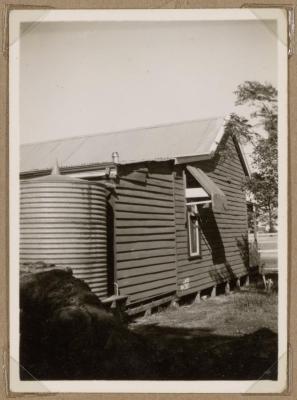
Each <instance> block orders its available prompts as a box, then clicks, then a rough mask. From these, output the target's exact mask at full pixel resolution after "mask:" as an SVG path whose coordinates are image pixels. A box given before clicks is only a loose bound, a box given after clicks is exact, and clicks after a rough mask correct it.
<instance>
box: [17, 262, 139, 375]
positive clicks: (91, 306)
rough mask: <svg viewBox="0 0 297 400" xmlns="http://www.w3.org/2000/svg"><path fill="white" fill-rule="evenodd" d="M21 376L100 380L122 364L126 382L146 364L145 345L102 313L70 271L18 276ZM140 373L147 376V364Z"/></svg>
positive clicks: (84, 287)
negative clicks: (19, 280) (126, 378)
mask: <svg viewBox="0 0 297 400" xmlns="http://www.w3.org/2000/svg"><path fill="white" fill-rule="evenodd" d="M20 307H21V321H20V323H21V324H20V326H21V341H20V343H21V347H20V357H21V366H22V367H21V371H20V372H21V377H22V378H23V379H95V378H97V379H100V378H104V377H109V376H110V377H114V376H116V374H117V370H118V365H119V363H122V368H123V373H124V375H126V376H127V377H129V376H130V375H135V373H136V370H137V368H139V363H140V358H139V357H140V355H139V354H141V360H145V359H146V357H145V354H143V353H144V352H145V351H146V344H145V343H144V342H143V341H142V340H141V339H139V338H138V337H137V336H136V335H135V334H133V333H132V332H130V331H128V329H127V328H126V327H125V326H123V325H121V324H120V323H119V322H118V321H117V320H116V319H115V318H114V316H113V315H112V313H110V312H109V311H108V310H106V309H105V307H104V306H103V304H102V303H101V302H100V300H99V299H98V298H97V296H96V295H95V294H93V293H92V292H91V291H90V289H89V287H88V285H87V284H85V283H84V282H82V281H81V280H79V279H76V278H74V277H73V276H72V272H71V270H69V271H64V270H58V269H55V270H51V271H47V272H39V273H36V274H33V273H25V274H23V275H22V276H21V288H20ZM141 368H142V370H143V371H144V373H145V372H146V366H145V363H144V365H143V361H141Z"/></svg>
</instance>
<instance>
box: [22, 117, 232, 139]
mask: <svg viewBox="0 0 297 400" xmlns="http://www.w3.org/2000/svg"><path fill="white" fill-rule="evenodd" d="M225 118H226V116H216V117H209V118H200V119H192V120H184V121H179V122H165V123H160V124H156V125H150V126H139V127H135V128H128V129H124V130H116V131H110V132H97V133H90V134H87V135H78V136H69V137H66V138H63V139H52V140H51V139H49V140H44V141H39V142H28V143H23V144H21V146H29V145H32V144H34V145H36V144H41V143H55V142H63V141H65V140H73V139H85V138H88V137H94V136H109V135H119V134H125V133H129V132H134V131H137V130H150V129H154V128H162V127H166V126H168V127H169V126H176V125H183V124H187V123H193V122H202V121H214V120H219V119H222V120H224V119H225Z"/></svg>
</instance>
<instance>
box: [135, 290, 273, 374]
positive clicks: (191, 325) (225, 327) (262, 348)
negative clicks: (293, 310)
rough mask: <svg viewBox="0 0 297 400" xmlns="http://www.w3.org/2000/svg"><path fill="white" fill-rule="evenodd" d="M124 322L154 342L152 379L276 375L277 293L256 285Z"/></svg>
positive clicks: (138, 333) (152, 343)
mask: <svg viewBox="0 0 297 400" xmlns="http://www.w3.org/2000/svg"><path fill="white" fill-rule="evenodd" d="M129 328H130V329H131V330H132V331H133V332H134V333H136V334H137V335H140V336H142V337H144V338H146V340H149V342H150V343H151V345H153V348H154V354H152V357H154V358H155V361H156V364H157V365H158V366H159V368H158V372H157V374H156V376H155V377H154V378H155V379H178V380H179V379H186V380H187V379H198V380H199V379H201V380H202V379H207V380H211V379H222V380H232V379H240V380H249V379H276V378H277V293H276V292H272V293H267V292H265V291H264V290H262V289H261V290H259V289H257V288H255V287H250V288H248V289H241V290H240V291H236V292H231V293H230V295H228V296H226V295H219V296H217V297H214V298H207V299H206V300H205V301H203V300H201V301H200V303H198V304H195V303H194V304H193V303H192V304H186V305H183V306H180V307H179V308H171V309H168V308H167V309H164V310H161V311H159V312H156V313H153V314H152V315H150V316H149V317H142V318H139V319H136V320H135V321H134V322H133V323H131V324H130V326H129Z"/></svg>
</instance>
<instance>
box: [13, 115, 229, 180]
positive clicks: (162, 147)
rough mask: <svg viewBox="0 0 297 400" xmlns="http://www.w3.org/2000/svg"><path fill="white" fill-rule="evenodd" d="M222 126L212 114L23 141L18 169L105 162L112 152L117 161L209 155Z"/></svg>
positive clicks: (133, 161) (41, 168)
mask: <svg viewBox="0 0 297 400" xmlns="http://www.w3.org/2000/svg"><path fill="white" fill-rule="evenodd" d="M223 126H224V118H212V119H204V120H198V121H190V122H182V123H176V124H171V125H161V126H155V127H148V128H139V129H132V130H127V131H121V132H111V133H103V134H102V133H101V134H96V135H90V136H82V137H74V138H68V139H61V140H53V141H47V142H40V143H32V144H31V143H30V144H24V145H22V146H21V172H28V171H34V170H45V169H50V168H51V167H52V166H53V165H54V164H55V162H56V161H57V162H58V164H59V166H60V167H76V166H82V165H92V164H98V163H106V162H110V161H111V157H112V153H113V152H118V154H119V162H120V164H129V163H136V162H141V161H157V160H169V159H175V158H180V157H187V156H199V155H208V154H211V153H212V151H213V149H214V146H215V148H216V145H217V139H218V136H220V132H221V131H222V129H223Z"/></svg>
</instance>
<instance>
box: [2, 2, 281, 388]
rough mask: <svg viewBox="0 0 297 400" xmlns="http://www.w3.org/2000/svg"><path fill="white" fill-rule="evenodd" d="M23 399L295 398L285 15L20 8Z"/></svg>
mask: <svg viewBox="0 0 297 400" xmlns="http://www.w3.org/2000/svg"><path fill="white" fill-rule="evenodd" d="M9 57H10V58H9V60H10V61H9V62H10V65H9V68H10V69H9V71H10V87H9V101H10V115H9V121H10V123H9V140H10V143H9V145H10V387H11V390H12V391H15V392H115V393H116V392H131V393H133V392H139V393H150V392H157V393H158V392H160V393H162V392H168V393H220V392H222V393H224V392H225V393H249V392H251V393H253V392H254V393H280V392H282V391H283V390H285V389H286V373H287V352H286V349H287V334H286V331H287V302H286V299H287V205H286V204H287V57H288V52H287V16H286V12H285V11H284V10H281V9H269V8H267V9H261V10H260V9H254V10H253V9H244V10H243V9H241V10H239V9H233V10H228V9H224V10H223V9H221V10H219V9H217V10H166V11H165V10H161V11H160V10H158V11H157V10H150V11H149V10H142V11H140V10H138V11H136V10H131V11H128V10H118V11H116V10H112V11H103V10H101V11H98V10H91V11H86V10H75V11H73V10H71V11H70V10H69V11H66V10H55V11H53V10H30V11H29V10H26V11H25V10H18V11H12V12H11V13H10V36H9Z"/></svg>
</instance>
